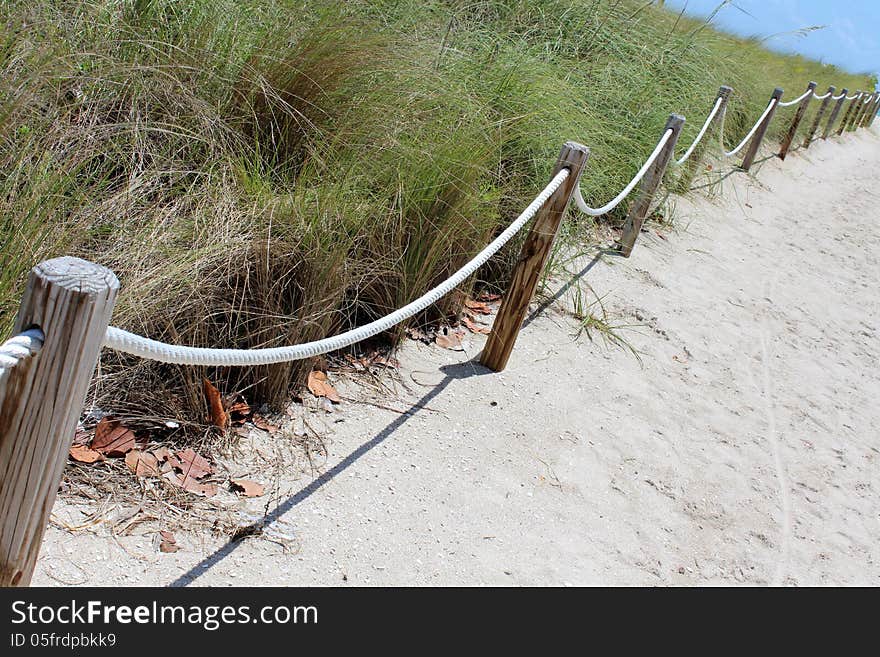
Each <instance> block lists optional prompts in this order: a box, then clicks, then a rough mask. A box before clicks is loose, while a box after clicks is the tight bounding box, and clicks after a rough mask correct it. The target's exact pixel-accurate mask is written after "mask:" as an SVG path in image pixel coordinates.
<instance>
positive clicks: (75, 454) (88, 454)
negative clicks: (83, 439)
mask: <svg viewBox="0 0 880 657" xmlns="http://www.w3.org/2000/svg"><path fill="white" fill-rule="evenodd" d="M70 458H72V459H73V460H74V461H79V462H80V463H94V462H96V461H103V460H104V455H103V454H101V452H99V451H97V450H94V449H92V448H91V447H88V446H86V445H74V446H73V447H71V448H70Z"/></svg>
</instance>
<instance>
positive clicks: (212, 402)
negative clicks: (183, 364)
mask: <svg viewBox="0 0 880 657" xmlns="http://www.w3.org/2000/svg"><path fill="white" fill-rule="evenodd" d="M202 389H203V390H204V392H205V399H206V400H207V401H208V410H209V411H210V413H211V424H213V425H214V426H215V427H220V428H221V429H225V428H226V425H227V424H228V423H229V416H228V415H226V411H225V410H224V408H223V400H222V399H221V398H220V391H219V390H217V388H215V387H214V384H212V383H211V382H210V381H208V379H202Z"/></svg>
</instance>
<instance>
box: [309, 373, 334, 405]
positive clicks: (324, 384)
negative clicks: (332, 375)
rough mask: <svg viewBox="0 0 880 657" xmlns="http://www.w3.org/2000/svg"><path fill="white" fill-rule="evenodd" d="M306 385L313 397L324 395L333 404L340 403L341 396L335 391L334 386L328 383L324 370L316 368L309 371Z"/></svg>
mask: <svg viewBox="0 0 880 657" xmlns="http://www.w3.org/2000/svg"><path fill="white" fill-rule="evenodd" d="M308 387H309V390H310V391H311V393H312V394H313V395H314V396H315V397H326V398H327V399H329V400H330V401H332V402H333V403H335V404H340V403H342V398H341V397H340V396H339V393H338V392H336V388H334V387H333V386H332V385H330V383H329V381H328V380H327V375H326V374H324V372H319V371H318V370H313V371H311V372H309V380H308Z"/></svg>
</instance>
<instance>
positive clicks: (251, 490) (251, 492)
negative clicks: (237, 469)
mask: <svg viewBox="0 0 880 657" xmlns="http://www.w3.org/2000/svg"><path fill="white" fill-rule="evenodd" d="M230 483H231V484H232V488H233V489H234V490H235V491H236V492H239V493H241V494H242V495H244V496H245V497H260V496H261V495H262V494H263V492H264V488H263V486H261V485H260V484H258V483H257V482H255V481H249V480H247V479H233V480H231V482H230Z"/></svg>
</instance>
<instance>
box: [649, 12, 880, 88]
mask: <svg viewBox="0 0 880 657" xmlns="http://www.w3.org/2000/svg"><path fill="white" fill-rule="evenodd" d="M720 3H721V0H667V2H666V6H667V7H668V8H670V9H673V10H679V11H680V10H681V9H682V8H683V7H686V12H685V13H686V14H689V15H691V16H695V17H705V16H708V15H709V14H710V13H711V12H712V10H714V9H715V8H716V7H717V6H718V5H719V4H720ZM713 22H714V24H715V26H716V27H719V28H721V29H723V30H726V31H728V32H733V33H735V34H740V35H742V36H760V37H771V38H770V39H768V40H767V41H766V42H765V43H766V45H767V46H768V47H770V48H773V49H775V50H782V51H784V52H797V53H800V54H802V55H805V56H807V57H810V58H812V59H818V60H821V61H823V62H827V63H829V64H836V65H837V66H840V67H842V68H844V69H846V70H848V71H850V72H852V73H873V74H875V75H880V0H733V2H732V3H730V4H728V5H727V6H726V7H724V8H723V9H722V10H721V11H720V12H719V13H718V15H717V16H716V17H715V20H714V21H713ZM814 25H825V26H826V27H825V29H823V30H818V31H814V32H810V33H809V34H806V35H804V36H797V35H795V34H791V33H792V32H794V31H796V30H801V29H803V28H807V27H812V26H814ZM772 35H776V36H772Z"/></svg>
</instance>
